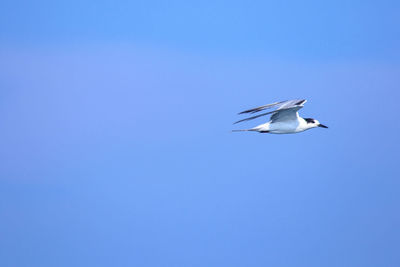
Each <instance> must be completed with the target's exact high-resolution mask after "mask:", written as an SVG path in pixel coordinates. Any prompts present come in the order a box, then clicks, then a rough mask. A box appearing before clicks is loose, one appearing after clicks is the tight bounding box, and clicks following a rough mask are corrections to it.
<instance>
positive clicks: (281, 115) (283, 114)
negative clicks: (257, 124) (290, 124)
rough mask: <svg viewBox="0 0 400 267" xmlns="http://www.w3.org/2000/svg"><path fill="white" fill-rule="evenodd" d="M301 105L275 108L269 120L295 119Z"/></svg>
mask: <svg viewBox="0 0 400 267" xmlns="http://www.w3.org/2000/svg"><path fill="white" fill-rule="evenodd" d="M302 107H303V106H294V107H290V108H285V109H280V110H276V112H275V113H274V114H272V116H271V121H272V122H278V121H291V120H297V117H298V116H299V114H298V113H297V112H298V111H299V109H301V108H302Z"/></svg>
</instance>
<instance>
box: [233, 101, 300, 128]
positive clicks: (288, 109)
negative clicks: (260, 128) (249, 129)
mask: <svg viewBox="0 0 400 267" xmlns="http://www.w3.org/2000/svg"><path fill="white" fill-rule="evenodd" d="M306 102H307V100H305V99H294V100H288V101H281V102H275V103H272V104H268V105H264V106H260V107H257V108H252V109H248V110H245V111H242V112H240V113H239V114H246V113H250V114H253V113H257V112H260V111H262V110H265V109H270V108H275V107H276V108H277V109H276V110H274V111H270V112H266V113H262V114H259V115H256V116H252V117H249V118H246V119H243V120H240V121H237V122H235V123H234V124H236V123H239V122H242V121H248V120H253V119H256V118H258V117H261V116H265V115H268V114H273V113H275V114H274V115H272V116H271V119H273V117H274V116H275V115H277V116H276V117H275V118H276V119H279V117H281V118H282V116H283V115H285V116H287V115H289V114H290V113H293V115H295V116H297V111H298V110H299V109H300V108H302V107H303V106H304V103H306ZM294 108H296V110H295V111H294ZM282 112H284V113H282ZM277 113H281V115H278V114H277Z"/></svg>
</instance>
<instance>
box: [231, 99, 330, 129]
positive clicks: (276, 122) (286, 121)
mask: <svg viewBox="0 0 400 267" xmlns="http://www.w3.org/2000/svg"><path fill="white" fill-rule="evenodd" d="M306 102H307V100H305V99H294V100H287V101H281V102H275V103H272V104H268V105H264V106H260V107H257V108H252V109H248V110H245V111H242V112H240V113H239V114H254V113H257V112H260V111H262V110H265V109H270V108H276V109H275V110H274V111H270V112H266V113H261V114H259V115H256V116H252V117H249V118H246V119H243V120H240V121H237V122H235V123H234V124H236V123H239V122H242V121H248V120H253V119H255V118H259V117H261V116H265V115H268V114H272V115H271V120H270V121H269V122H267V123H264V124H261V125H258V126H256V127H254V128H251V129H244V130H233V132H243V131H253V132H259V133H272V134H291V133H299V132H303V131H305V130H308V129H312V128H316V127H322V128H328V127H327V126H325V125H323V124H321V123H320V122H319V121H318V120H316V119H311V118H302V117H300V116H299V113H298V111H299V109H301V108H302V107H304V104H305V103H306Z"/></svg>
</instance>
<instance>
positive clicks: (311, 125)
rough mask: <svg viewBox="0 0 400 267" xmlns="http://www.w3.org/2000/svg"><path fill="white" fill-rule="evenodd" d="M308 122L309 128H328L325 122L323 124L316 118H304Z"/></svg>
mask: <svg viewBox="0 0 400 267" xmlns="http://www.w3.org/2000/svg"><path fill="white" fill-rule="evenodd" d="M304 120H305V121H306V122H307V126H308V127H309V128H315V127H322V128H328V126H325V125H323V124H321V123H320V122H319V121H318V120H316V119H311V118H307V119H304Z"/></svg>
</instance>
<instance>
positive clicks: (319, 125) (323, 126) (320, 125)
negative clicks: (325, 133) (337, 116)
mask: <svg viewBox="0 0 400 267" xmlns="http://www.w3.org/2000/svg"><path fill="white" fill-rule="evenodd" d="M318 127H322V128H328V126H325V125H323V124H321V123H320V124H318Z"/></svg>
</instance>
